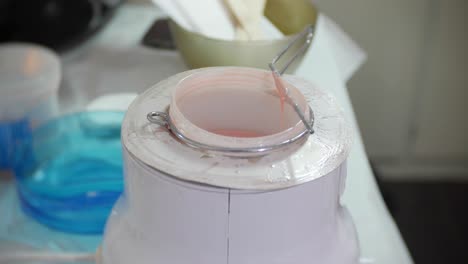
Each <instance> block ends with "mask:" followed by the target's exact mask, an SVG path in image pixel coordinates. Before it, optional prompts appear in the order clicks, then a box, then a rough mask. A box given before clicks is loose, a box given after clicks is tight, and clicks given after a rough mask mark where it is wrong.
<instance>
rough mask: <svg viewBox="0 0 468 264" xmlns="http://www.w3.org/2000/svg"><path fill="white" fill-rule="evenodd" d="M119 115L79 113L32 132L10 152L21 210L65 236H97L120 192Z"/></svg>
mask: <svg viewBox="0 0 468 264" xmlns="http://www.w3.org/2000/svg"><path fill="white" fill-rule="evenodd" d="M123 117H124V113H123V112H81V113H75V114H71V115H67V116H63V117H61V118H58V119H54V120H52V121H50V122H48V123H46V124H44V125H42V126H41V127H39V128H38V129H36V130H34V131H33V132H32V135H31V136H30V137H29V138H28V137H26V138H25V140H24V141H23V142H21V144H20V145H19V146H18V148H17V150H16V151H15V159H14V160H15V162H14V173H15V177H16V180H17V188H18V194H19V197H20V200H21V204H22V207H23V210H24V211H25V212H26V213H27V214H28V215H30V216H32V217H33V218H35V219H36V220H38V221H39V222H41V223H43V224H45V225H47V226H49V227H52V228H55V229H59V230H62V231H66V232H74V233H90V234H99V233H101V232H102V231H103V228H104V224H105V221H106V219H107V217H108V215H109V213H110V211H111V209H112V206H113V204H114V202H115V201H116V200H117V198H118V197H119V196H120V194H121V192H122V189H123V176H122V175H123V171H122V149H121V144H120V127H121V123H122V120H123Z"/></svg>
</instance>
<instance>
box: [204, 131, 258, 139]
mask: <svg viewBox="0 0 468 264" xmlns="http://www.w3.org/2000/svg"><path fill="white" fill-rule="evenodd" d="M210 132H212V133H215V134H218V135H222V136H227V137H241V138H248V137H263V136H266V135H265V134H262V133H258V132H255V131H248V130H236V129H217V130H212V131H210Z"/></svg>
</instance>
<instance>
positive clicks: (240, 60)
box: [169, 0, 317, 72]
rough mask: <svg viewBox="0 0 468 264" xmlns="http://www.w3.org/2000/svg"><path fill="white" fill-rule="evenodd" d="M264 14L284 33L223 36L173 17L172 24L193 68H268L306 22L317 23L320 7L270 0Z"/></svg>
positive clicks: (302, 1) (303, 0) (302, 0)
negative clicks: (245, 38)
mask: <svg viewBox="0 0 468 264" xmlns="http://www.w3.org/2000/svg"><path fill="white" fill-rule="evenodd" d="M265 16H266V17H267V18H268V19H269V20H270V21H271V22H272V23H273V24H274V25H275V26H276V27H277V28H278V29H279V30H280V31H281V32H283V34H285V37H283V38H281V39H275V40H255V41H240V40H233V41H231V40H222V39H215V38H210V37H206V36H204V35H201V34H199V33H196V32H192V31H188V30H186V29H184V28H182V27H181V26H179V25H178V24H177V23H175V22H174V21H170V24H169V25H170V28H171V32H172V35H173V37H174V41H175V44H176V46H177V48H178V49H179V51H180V53H181V55H182V57H183V59H184V60H185V63H186V64H187V65H188V66H189V67H190V68H192V69H194V68H202V67H212V66H243V67H254V68H261V69H267V68H268V63H269V62H271V61H272V59H273V57H275V56H276V55H277V54H278V52H279V51H281V50H282V49H283V48H284V47H285V46H286V45H287V44H288V43H289V42H290V41H291V40H292V39H293V38H294V37H295V35H296V34H298V33H299V32H301V31H302V30H303V29H304V28H305V27H306V26H307V25H315V23H316V21H317V9H316V8H315V6H314V5H313V4H312V3H311V2H310V1H309V0H268V1H267V4H266V7H265ZM302 44H303V42H301V41H299V42H298V43H296V44H295V45H293V46H292V47H291V49H290V50H289V51H288V53H286V54H285V56H288V55H292V54H293V53H295V52H296V51H297V50H298V49H299V48H300V47H301V45H302ZM302 58H303V54H302V55H301V56H299V58H298V59H297V60H296V62H295V63H293V64H292V65H291V66H290V67H289V68H288V71H287V72H293V71H294V69H295V68H297V66H298V65H299V62H300V61H301V60H302Z"/></svg>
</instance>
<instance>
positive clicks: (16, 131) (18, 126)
mask: <svg viewBox="0 0 468 264" xmlns="http://www.w3.org/2000/svg"><path fill="white" fill-rule="evenodd" d="M30 136H31V129H30V128H29V120H28V119H27V118H23V119H19V120H15V121H0V170H8V169H11V167H12V159H13V155H14V151H15V145H16V144H17V143H18V142H19V141H22V140H24V139H28V138H29V137H30Z"/></svg>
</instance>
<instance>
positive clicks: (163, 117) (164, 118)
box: [146, 100, 315, 138]
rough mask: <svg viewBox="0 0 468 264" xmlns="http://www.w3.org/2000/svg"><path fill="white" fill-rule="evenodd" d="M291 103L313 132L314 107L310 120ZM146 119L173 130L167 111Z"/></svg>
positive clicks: (151, 115)
mask: <svg viewBox="0 0 468 264" xmlns="http://www.w3.org/2000/svg"><path fill="white" fill-rule="evenodd" d="M290 103H291V104H292V105H293V107H294V109H295V111H296V112H297V113H298V114H299V117H300V118H301V120H302V122H303V123H304V126H305V127H306V129H307V130H308V131H309V133H310V134H313V133H314V128H313V127H314V122H315V116H314V111H312V108H311V107H310V106H309V116H310V121H307V120H306V118H305V116H304V115H303V114H302V113H301V110H300V107H299V105H298V104H297V103H296V102H294V101H293V100H290ZM146 119H148V121H149V122H151V123H153V124H157V125H160V126H163V127H166V128H167V129H169V130H172V128H171V127H172V126H171V120H170V119H169V114H168V113H167V112H158V111H153V112H149V113H148V114H147V115H146ZM179 138H180V137H179Z"/></svg>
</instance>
